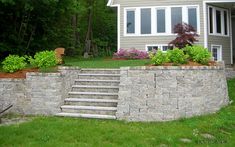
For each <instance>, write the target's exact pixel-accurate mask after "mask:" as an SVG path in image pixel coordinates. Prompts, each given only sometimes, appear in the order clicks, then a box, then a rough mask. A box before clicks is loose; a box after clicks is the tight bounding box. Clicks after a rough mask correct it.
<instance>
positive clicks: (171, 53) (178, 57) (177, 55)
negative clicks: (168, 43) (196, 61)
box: [167, 48, 188, 65]
mask: <svg viewBox="0 0 235 147" xmlns="http://www.w3.org/2000/svg"><path fill="white" fill-rule="evenodd" d="M167 54H168V55H167V56H168V57H169V59H170V62H172V63H173V64H174V65H178V64H184V63H187V59H188V55H185V54H184V51H183V50H181V49H178V48H175V49H173V50H168V51H167Z"/></svg>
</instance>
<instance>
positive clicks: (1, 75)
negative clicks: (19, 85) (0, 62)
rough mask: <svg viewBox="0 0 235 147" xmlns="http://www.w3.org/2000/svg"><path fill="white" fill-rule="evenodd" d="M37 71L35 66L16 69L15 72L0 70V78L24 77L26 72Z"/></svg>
mask: <svg viewBox="0 0 235 147" xmlns="http://www.w3.org/2000/svg"><path fill="white" fill-rule="evenodd" d="M38 71H39V70H38V69H37V68H28V69H23V70H20V71H17V72H15V73H5V72H0V78H11V79H25V78H26V73H27V72H38Z"/></svg>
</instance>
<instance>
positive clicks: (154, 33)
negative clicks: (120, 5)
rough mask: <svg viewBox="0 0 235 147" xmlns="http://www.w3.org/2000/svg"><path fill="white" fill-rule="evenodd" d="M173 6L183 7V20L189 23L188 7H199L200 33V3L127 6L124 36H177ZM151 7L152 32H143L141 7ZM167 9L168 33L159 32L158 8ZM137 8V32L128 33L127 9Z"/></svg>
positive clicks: (198, 25) (198, 23)
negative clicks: (172, 11)
mask: <svg viewBox="0 0 235 147" xmlns="http://www.w3.org/2000/svg"><path fill="white" fill-rule="evenodd" d="M172 7H182V15H183V16H182V21H183V22H185V23H188V8H197V33H198V34H199V35H200V28H201V26H200V6H199V5H172V6H154V7H151V6H150V7H127V8H124V23H123V25H124V29H123V30H124V32H123V36H124V37H129V36H133V37H138V36H139V37H142V36H176V34H174V33H172V32H171V8H172ZM145 8H150V9H151V22H152V23H151V32H152V33H151V34H141V30H140V29H141V26H140V25H141V14H140V13H141V12H140V10H141V9H145ZM158 9H165V15H166V33H157V24H156V23H157V17H156V10H158ZM128 10H135V33H134V34H129V33H127V26H126V22H127V11H128Z"/></svg>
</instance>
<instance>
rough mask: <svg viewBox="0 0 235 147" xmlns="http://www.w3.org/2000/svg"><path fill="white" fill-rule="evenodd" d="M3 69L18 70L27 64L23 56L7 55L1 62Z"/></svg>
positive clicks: (6, 70)
mask: <svg viewBox="0 0 235 147" xmlns="http://www.w3.org/2000/svg"><path fill="white" fill-rule="evenodd" d="M2 64H3V67H2V68H3V70H4V71H5V72H9V73H13V72H16V71H18V70H21V69H24V68H25V67H26V65H27V63H26V59H25V58H24V57H20V56H18V55H9V56H8V57H6V58H5V60H4V61H3V62H2Z"/></svg>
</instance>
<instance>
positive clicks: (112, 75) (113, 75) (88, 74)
mask: <svg viewBox="0 0 235 147" xmlns="http://www.w3.org/2000/svg"><path fill="white" fill-rule="evenodd" d="M78 75H79V76H110V77H120V76H121V75H120V74H93V73H86V74H83V73H81V74H78Z"/></svg>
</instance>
